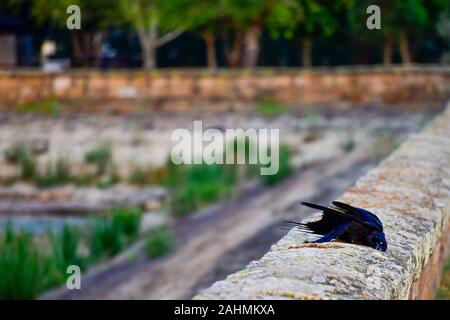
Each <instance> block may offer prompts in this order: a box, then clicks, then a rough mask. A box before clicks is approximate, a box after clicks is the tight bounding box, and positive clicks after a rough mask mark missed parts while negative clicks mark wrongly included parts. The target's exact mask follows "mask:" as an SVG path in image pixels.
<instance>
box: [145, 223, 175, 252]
mask: <svg viewBox="0 0 450 320" xmlns="http://www.w3.org/2000/svg"><path fill="white" fill-rule="evenodd" d="M173 246H174V235H173V232H172V230H171V229H170V228H168V227H164V228H161V229H160V230H156V231H153V232H152V233H150V235H148V236H147V238H146V240H145V253H146V254H147V256H148V257H149V258H157V257H161V256H163V255H166V254H167V253H169V252H170V250H171V249H172V248H173Z"/></svg>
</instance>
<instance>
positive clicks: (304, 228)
mask: <svg viewBox="0 0 450 320" xmlns="http://www.w3.org/2000/svg"><path fill="white" fill-rule="evenodd" d="M281 228H282V229H283V230H294V229H295V230H296V231H301V232H307V233H314V231H313V230H311V229H310V228H309V227H308V225H307V224H306V223H301V222H295V221H283V222H282V225H281Z"/></svg>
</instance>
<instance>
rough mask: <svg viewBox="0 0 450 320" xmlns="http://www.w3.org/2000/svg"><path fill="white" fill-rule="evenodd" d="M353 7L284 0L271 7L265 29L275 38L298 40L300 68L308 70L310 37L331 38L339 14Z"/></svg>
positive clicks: (322, 0) (343, 1)
mask: <svg viewBox="0 0 450 320" xmlns="http://www.w3.org/2000/svg"><path fill="white" fill-rule="evenodd" d="M352 4H353V1H352V0H339V1H332V0H284V1H281V2H279V3H278V4H277V5H276V6H274V9H273V11H272V13H271V15H270V16H269V19H268V27H269V30H270V32H271V35H272V36H273V37H275V38H276V37H280V36H282V37H284V38H287V39H291V38H297V39H299V40H300V45H301V48H302V54H301V61H302V65H303V66H305V67H309V66H311V65H312V40H313V38H314V37H318V36H325V37H330V36H331V35H333V34H334V33H335V31H336V29H337V28H338V15H339V14H342V13H344V10H347V9H348V8H349V7H350V6H351V5H352Z"/></svg>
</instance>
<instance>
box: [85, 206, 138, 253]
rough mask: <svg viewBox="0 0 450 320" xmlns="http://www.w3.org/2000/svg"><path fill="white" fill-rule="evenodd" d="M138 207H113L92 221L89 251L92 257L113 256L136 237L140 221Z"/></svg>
mask: <svg viewBox="0 0 450 320" xmlns="http://www.w3.org/2000/svg"><path fill="white" fill-rule="evenodd" d="M141 215H142V213H141V211H140V210H138V209H124V208H114V209H112V210H111V212H109V213H108V216H107V217H103V218H97V219H95V220H94V222H93V227H92V229H93V230H92V233H91V236H90V253H91V256H92V258H93V259H98V258H101V257H103V256H105V255H106V256H114V255H116V254H117V253H119V252H120V251H121V250H122V249H123V248H124V247H125V246H126V245H127V244H128V243H130V242H131V241H132V240H134V239H135V238H136V237H137V234H138V232H139V225H140V221H141Z"/></svg>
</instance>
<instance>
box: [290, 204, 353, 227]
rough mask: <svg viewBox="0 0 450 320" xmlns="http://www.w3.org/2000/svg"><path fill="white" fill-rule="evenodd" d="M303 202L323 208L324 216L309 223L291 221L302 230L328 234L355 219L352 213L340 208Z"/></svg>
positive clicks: (312, 206)
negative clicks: (349, 213) (346, 212)
mask: <svg viewBox="0 0 450 320" xmlns="http://www.w3.org/2000/svg"><path fill="white" fill-rule="evenodd" d="M302 204H303V205H305V206H307V207H310V208H313V209H317V210H321V211H322V218H321V219H320V220H317V221H311V222H307V223H298V222H297V223H296V222H290V223H291V224H292V225H294V226H295V227H296V228H297V229H299V230H301V231H306V232H312V233H315V234H319V235H326V234H328V233H329V232H331V231H332V230H336V229H337V228H339V227H341V226H342V225H348V224H349V223H351V222H353V221H354V220H355V219H354V218H353V217H352V216H351V215H347V214H345V213H344V212H342V211H340V210H339V209H335V208H328V207H324V206H320V205H317V204H314V203H308V202H302Z"/></svg>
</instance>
